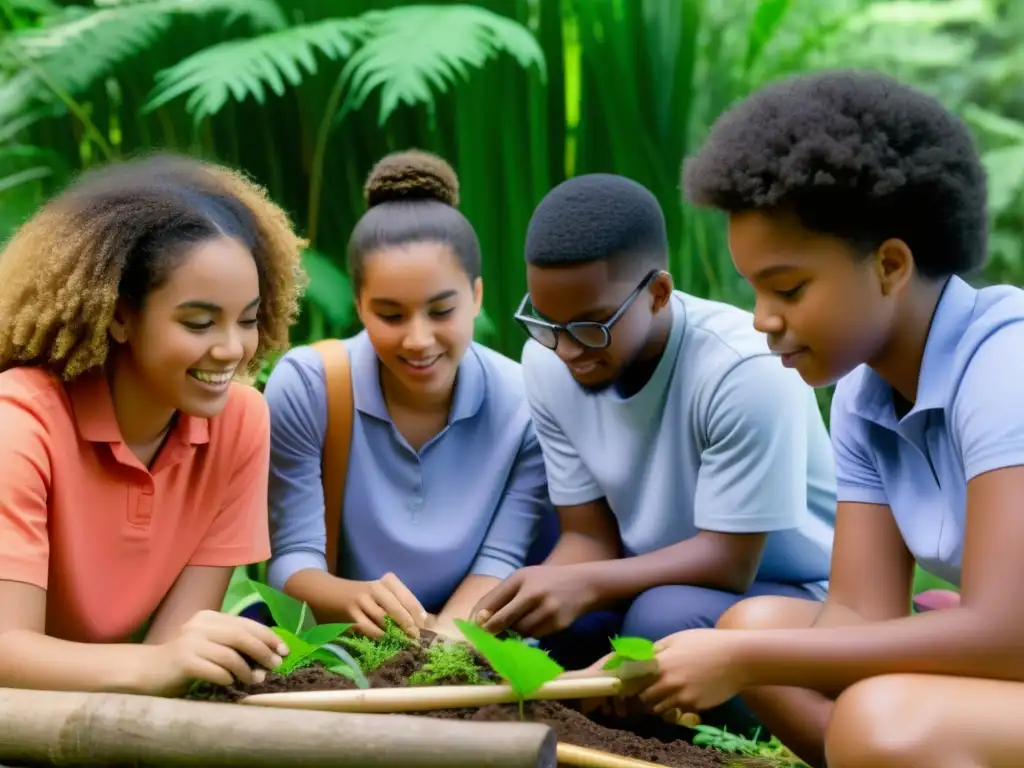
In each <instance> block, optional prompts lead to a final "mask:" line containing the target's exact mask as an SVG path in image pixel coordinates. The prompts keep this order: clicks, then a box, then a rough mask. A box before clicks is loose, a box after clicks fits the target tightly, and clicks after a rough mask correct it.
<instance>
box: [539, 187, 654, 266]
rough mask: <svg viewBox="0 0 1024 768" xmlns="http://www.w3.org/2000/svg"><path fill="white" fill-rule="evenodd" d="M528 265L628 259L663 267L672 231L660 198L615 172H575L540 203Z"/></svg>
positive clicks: (562, 264)
mask: <svg viewBox="0 0 1024 768" xmlns="http://www.w3.org/2000/svg"><path fill="white" fill-rule="evenodd" d="M525 256H526V263H527V264H533V265H535V266H540V267H564V266H569V265H575V264H582V263H586V262H594V261H612V260H615V261H617V262H619V263H621V262H622V261H623V260H625V261H628V262H630V263H633V264H639V265H641V266H643V265H652V266H658V267H663V266H665V265H666V264H667V263H668V234H667V228H666V225H665V215H664V213H663V212H662V210H661V206H660V205H659V203H658V198H656V197H655V196H654V194H653V193H652V192H651V191H650V190H649V189H647V188H646V187H645V186H643V185H642V184H640V183H639V182H636V181H633V180H632V179H628V178H626V177H625V176H619V175H616V174H611V173H590V174H585V175H582V176H574V177H573V178H571V179H568V180H566V181H563V182H562V183H561V184H559V185H558V186H557V187H555V188H554V189H552V190H551V191H550V192H548V193H547V195H545V196H544V199H542V200H541V201H540V203H538V205H537V208H536V210H535V211H534V213H533V217H532V218H531V219H530V224H529V226H528V227H527V230H526V248H525Z"/></svg>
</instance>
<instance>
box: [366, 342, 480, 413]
mask: <svg viewBox="0 0 1024 768" xmlns="http://www.w3.org/2000/svg"><path fill="white" fill-rule="evenodd" d="M474 346H475V345H470V347H469V349H467V350H466V353H465V354H464V355H463V356H462V362H460V363H459V370H458V372H457V373H456V374H455V397H454V399H453V401H452V407H451V412H450V413H449V415H448V423H449V424H452V423H454V422H456V421H459V420H460V419H469V418H472V417H473V416H476V414H477V413H478V412H479V411H480V407H481V406H482V405H483V402H484V390H485V389H486V377H485V375H484V369H483V363H482V362H481V361H480V357H479V355H478V354H477V351H476V349H474ZM349 354H350V355H351V359H352V393H353V397H354V399H355V407H356V410H358V411H361V412H362V413H365V414H367V415H368V416H373V417H374V418H376V419H380V420H381V421H387V422H390V421H391V415H390V414H389V413H388V408H387V405H386V404H385V402H384V392H383V390H382V389H381V386H380V359H379V358H378V357H377V352H376V350H374V348H373V344H371V343H370V337H369V336H368V335H367V333H366V331H365V330H363V331H360V332H359V334H358V335H357V336H356V337H355V338H354V339H353V343H352V345H351V348H350V351H349Z"/></svg>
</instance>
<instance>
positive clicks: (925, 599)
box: [914, 589, 960, 613]
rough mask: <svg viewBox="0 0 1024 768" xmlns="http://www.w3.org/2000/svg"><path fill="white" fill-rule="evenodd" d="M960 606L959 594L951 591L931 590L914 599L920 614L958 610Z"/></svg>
mask: <svg viewBox="0 0 1024 768" xmlns="http://www.w3.org/2000/svg"><path fill="white" fill-rule="evenodd" d="M958 605H960V595H959V593H957V592H953V591H952V590H949V589H929V590H927V591H925V592H922V593H921V594H919V595H915V597H914V608H916V609H917V611H918V612H919V613H924V612H925V611H937V610H941V609H943V608H956V607H957V606H958Z"/></svg>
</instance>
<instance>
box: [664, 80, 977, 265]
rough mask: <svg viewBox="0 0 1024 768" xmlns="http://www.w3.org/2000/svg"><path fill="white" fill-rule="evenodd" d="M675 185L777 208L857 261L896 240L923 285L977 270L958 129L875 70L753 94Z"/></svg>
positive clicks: (971, 194) (692, 196)
mask: <svg viewBox="0 0 1024 768" xmlns="http://www.w3.org/2000/svg"><path fill="white" fill-rule="evenodd" d="M682 182H683V189H684V196H685V198H686V200H687V201H688V202H691V203H693V204H694V205H697V206H701V207H709V208H716V209H719V210H722V211H725V212H727V213H739V212H743V211H750V210H764V211H778V212H787V213H789V214H791V215H794V216H796V218H797V219H798V220H799V221H800V223H801V224H802V225H803V226H805V227H806V228H808V229H810V230H813V231H816V232H820V233H822V234H827V235H832V236H834V237H838V238H841V239H843V240H845V241H847V242H848V243H849V244H850V245H852V246H853V247H854V248H856V249H858V250H860V251H862V252H863V253H865V254H866V253H869V252H871V251H873V250H874V249H875V248H877V247H878V246H879V245H880V244H881V243H882V242H884V241H885V240H887V239H890V238H898V239H900V240H903V241H904V242H905V243H906V244H907V246H908V247H909V248H910V249H911V251H912V252H913V254H914V261H915V263H916V265H917V269H918V271H919V272H920V273H921V274H922V275H924V276H926V277H930V278H942V277H947V276H949V275H953V274H960V273H964V272H969V271H971V270H974V269H976V268H978V267H980V266H981V265H982V264H983V263H984V262H985V257H986V252H987V247H988V211H987V183H986V176H985V170H984V167H983V166H982V163H981V160H980V158H979V156H978V152H977V150H976V148H975V145H974V142H973V140H972V137H971V134H970V132H969V131H968V129H967V127H966V126H965V125H964V124H963V122H961V121H960V119H959V118H957V117H956V116H955V115H953V114H952V113H951V112H950V111H949V110H947V109H946V108H945V107H944V106H943V105H942V104H941V103H940V102H939V101H937V100H936V99H934V98H932V97H931V96H928V95H926V94H924V93H922V92H921V91H918V90H916V89H914V88H912V87H910V86H908V85H906V84H904V83H901V82H899V81H897V80H894V79H892V78H891V77H888V76H886V75H882V74H879V73H876V72H872V71H867V70H831V71H825V72H818V73H815V74H811V75H799V76H796V77H790V78H787V79H784V80H781V81H778V82H775V83H772V84H769V85H767V86H765V87H763V88H762V89H760V90H759V91H756V92H755V93H754V94H752V95H751V96H749V97H748V98H746V99H745V100H743V101H742V102H740V103H739V104H737V105H734V106H733V107H732V108H730V109H729V110H728V111H726V112H725V113H724V114H723V115H721V116H720V117H719V118H718V120H717V121H716V122H715V124H714V125H713V126H712V127H711V131H710V133H709V135H708V137H707V139H706V140H705V142H704V145H703V146H702V147H701V148H700V150H699V151H698V153H697V155H696V156H695V157H692V158H690V159H688V160H686V161H685V162H684V165H683V178H682Z"/></svg>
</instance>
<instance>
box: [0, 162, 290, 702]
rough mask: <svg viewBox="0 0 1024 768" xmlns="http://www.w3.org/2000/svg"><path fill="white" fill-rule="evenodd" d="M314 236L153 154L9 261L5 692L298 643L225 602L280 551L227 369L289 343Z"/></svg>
mask: <svg viewBox="0 0 1024 768" xmlns="http://www.w3.org/2000/svg"><path fill="white" fill-rule="evenodd" d="M303 245H304V243H303V241H302V240H301V239H300V238H299V237H298V236H296V235H295V233H294V232H293V231H292V228H291V226H290V224H289V222H288V218H287V216H286V215H285V214H284V213H283V212H282V211H281V210H280V209H279V208H278V207H277V206H275V205H274V204H273V203H272V202H270V201H269V200H268V199H267V197H266V195H265V194H264V192H263V191H262V190H261V189H259V188H258V187H256V186H254V185H253V184H251V183H250V182H249V181H247V180H246V179H245V178H244V177H243V176H242V175H240V174H238V173H235V172H233V171H229V170H226V169H224V168H220V167H217V166H214V165H209V164H206V163H203V162H200V161H198V160H192V159H188V158H181V157H175V156H158V157H152V158H145V159H141V160H135V161H132V162H124V163H117V164H113V165H110V166H107V167H104V168H102V169H99V170H97V171H93V172H90V173H87V174H85V175H84V176H83V177H82V178H80V179H79V180H78V181H77V182H76V183H75V184H73V185H72V186H71V187H70V188H69V189H67V190H66V191H65V192H64V193H62V194H61V195H59V196H57V197H56V198H55V199H54V200H53V201H51V202H50V203H49V204H47V205H46V206H45V207H43V208H42V210H40V211H39V212H38V213H37V214H36V215H35V216H34V217H33V218H32V219H30V220H29V221H28V222H27V223H26V224H25V225H24V226H22V227H21V229H20V230H19V231H18V232H17V233H16V234H15V236H14V237H13V239H12V240H11V241H10V242H9V243H8V245H7V247H6V248H5V250H4V251H3V252H2V254H0V431H2V432H3V435H4V439H3V441H2V443H0V605H2V606H3V612H2V613H0V686H6V687H17V688H43V689H48V690H83V691H90V690H91V691H99V690H106V691H123V692H131V693H145V694H153V695H174V694H177V693H180V692H182V691H183V690H184V689H185V687H186V686H187V684H188V683H189V682H190V681H191V680H195V679H198V680H205V681H209V682H213V683H220V684H227V683H230V682H231V681H232V679H235V678H237V679H239V680H242V681H246V682H247V681H250V680H252V679H254V678H256V679H258V678H260V677H261V676H262V675H263V674H265V673H264V672H263V671H262V670H260V669H259V667H260V666H262V667H272V666H275V665H276V664H277V663H280V658H278V657H279V656H280V655H282V654H286V653H287V652H288V649H287V648H286V647H284V646H282V645H281V644H280V640H279V639H278V638H277V636H276V635H274V633H273V632H271V631H270V630H269V629H268V628H266V627H264V626H261V625H260V624H258V623H257V622H254V621H251V620H249V619H245V618H240V617H236V616H227V615H224V614H221V613H219V612H218V609H219V607H220V604H221V601H222V600H223V597H224V592H225V590H226V588H227V585H228V580H229V578H230V575H231V572H232V569H233V568H234V567H235V566H238V565H241V564H248V563H253V562H258V561H260V560H264V559H266V558H267V557H268V556H269V554H270V551H269V537H268V531H267V507H266V504H267V476H268V462H269V455H270V432H269V418H268V413H267V407H266V404H265V402H264V400H263V398H262V397H261V396H260V394H259V393H258V392H257V391H256V390H255V389H253V388H251V387H248V386H245V385H244V384H242V383H239V382H237V381H235V379H236V378H237V377H238V376H239V375H242V374H245V373H247V372H251V371H253V370H255V368H256V367H257V366H258V365H259V362H260V360H261V358H262V357H263V356H264V355H265V354H266V353H268V352H271V351H274V350H280V349H283V348H285V347H286V346H287V340H288V329H289V326H290V325H291V323H292V322H293V319H294V317H295V315H296V313H297V310H298V296H299V291H300V288H301V277H302V272H301V268H300V263H299V255H300V250H301V247H302V246H303ZM135 638H139V639H143V642H142V643H134V642H132V640H133V639H135ZM246 657H248V658H246ZM250 660H251V662H254V663H255V665H256V669H255V670H253V669H251V668H250Z"/></svg>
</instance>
